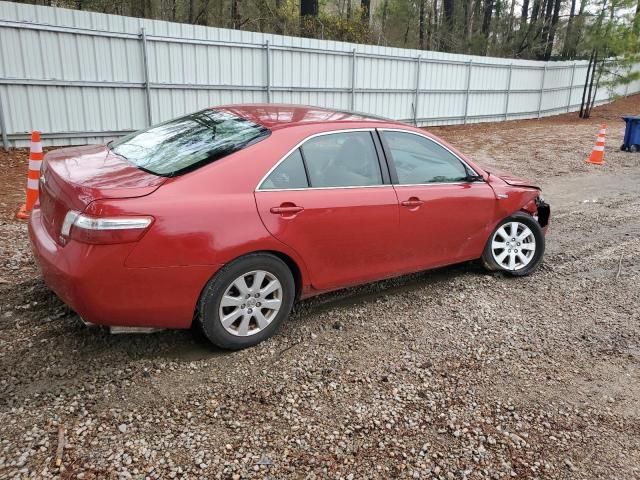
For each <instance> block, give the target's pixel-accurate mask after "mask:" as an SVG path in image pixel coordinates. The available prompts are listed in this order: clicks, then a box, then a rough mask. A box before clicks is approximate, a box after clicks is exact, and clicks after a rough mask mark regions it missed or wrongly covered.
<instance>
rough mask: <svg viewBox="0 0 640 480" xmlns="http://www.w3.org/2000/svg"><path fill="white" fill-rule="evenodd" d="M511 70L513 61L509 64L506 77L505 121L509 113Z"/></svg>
mask: <svg viewBox="0 0 640 480" xmlns="http://www.w3.org/2000/svg"><path fill="white" fill-rule="evenodd" d="M512 71H513V63H510V64H509V77H508V79H507V100H506V101H505V105H504V120H505V122H506V121H507V116H508V115H509V95H510V94H511V72H512Z"/></svg>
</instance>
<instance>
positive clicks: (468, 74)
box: [462, 60, 473, 123]
mask: <svg viewBox="0 0 640 480" xmlns="http://www.w3.org/2000/svg"><path fill="white" fill-rule="evenodd" d="M472 62H473V60H469V63H468V64H467V65H468V67H467V92H466V97H465V100H464V119H463V121H462V122H463V123H467V113H468V112H469V89H470V88H471V68H472V66H471V63H472Z"/></svg>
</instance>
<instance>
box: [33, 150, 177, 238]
mask: <svg viewBox="0 0 640 480" xmlns="http://www.w3.org/2000/svg"><path fill="white" fill-rule="evenodd" d="M40 179H41V181H40V208H41V211H42V218H43V221H44V223H45V227H46V228H47V230H48V231H49V234H50V235H51V236H52V238H54V239H56V241H57V240H58V237H59V234H60V228H61V226H62V222H63V221H64V217H65V215H66V214H67V212H68V211H69V210H78V211H80V212H81V211H83V210H84V209H85V208H86V206H87V205H89V204H90V203H91V202H93V201H95V200H101V199H109V198H132V197H141V196H145V195H149V194H150V193H152V192H154V191H155V190H156V189H157V188H158V187H160V185H162V184H163V183H164V182H165V181H166V180H167V178H165V177H160V176H157V175H153V174H151V173H148V172H145V171H143V170H141V169H139V168H137V167H135V166H134V165H132V164H131V163H129V162H128V161H127V160H125V159H124V158H122V157H120V156H118V155H116V154H114V153H112V152H111V151H110V150H109V148H108V147H106V146H104V145H88V146H83V147H73V148H64V149H59V150H54V151H51V152H49V153H48V154H47V155H46V157H45V161H44V162H43V167H42V172H41V176H40Z"/></svg>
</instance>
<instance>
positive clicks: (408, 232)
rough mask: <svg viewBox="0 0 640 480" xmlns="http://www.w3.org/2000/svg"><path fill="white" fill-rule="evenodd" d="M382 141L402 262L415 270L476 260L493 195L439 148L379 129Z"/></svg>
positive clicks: (424, 138)
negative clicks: (394, 198) (395, 203)
mask: <svg viewBox="0 0 640 480" xmlns="http://www.w3.org/2000/svg"><path fill="white" fill-rule="evenodd" d="M380 135H381V139H382V143H383V145H384V149H385V152H386V154H387V157H388V160H389V169H390V171H391V177H392V179H393V182H394V187H395V189H396V192H397V194H398V201H399V204H400V234H401V237H402V246H403V248H404V252H405V260H406V261H407V262H409V263H410V264H412V265H414V266H416V267H417V268H431V267H437V266H441V265H447V264H451V263H456V262H461V261H465V260H470V259H473V258H479V257H480V256H481V254H482V250H483V249H484V245H485V242H486V241H487V236H488V234H489V230H490V228H491V226H492V224H493V221H494V218H495V215H496V211H495V208H496V197H495V195H494V192H493V190H492V189H491V187H489V185H488V184H487V183H486V182H484V181H482V180H480V179H478V180H476V181H468V180H466V179H465V177H469V174H472V175H476V172H474V171H473V170H472V169H471V167H469V166H468V165H466V164H465V163H464V162H463V161H462V159H460V158H459V157H458V156H457V155H455V154H454V153H453V152H451V151H450V150H449V149H448V148H446V147H445V146H444V145H442V144H440V143H438V142H436V141H435V140H433V139H431V138H429V137H427V136H425V135H421V134H419V133H416V132H411V131H404V130H395V129H383V130H381V131H380Z"/></svg>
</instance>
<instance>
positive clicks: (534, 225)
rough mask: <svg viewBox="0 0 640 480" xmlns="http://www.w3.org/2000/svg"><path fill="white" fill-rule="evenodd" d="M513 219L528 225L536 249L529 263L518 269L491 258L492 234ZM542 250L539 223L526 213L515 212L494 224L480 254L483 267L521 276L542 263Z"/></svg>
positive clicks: (543, 242)
mask: <svg viewBox="0 0 640 480" xmlns="http://www.w3.org/2000/svg"><path fill="white" fill-rule="evenodd" d="M514 221H515V222H520V223H523V224H525V225H526V226H527V227H529V229H530V230H531V232H532V233H533V236H534V237H535V239H536V251H535V253H534V255H533V259H532V260H531V262H529V264H528V265H527V266H526V267H525V268H522V269H520V270H507V269H506V268H504V267H502V266H501V265H499V264H498V263H497V262H496V261H495V259H494V258H493V252H492V251H491V241H492V239H493V236H494V234H495V233H496V231H497V230H498V229H499V228H500V227H502V226H503V225H504V224H505V223H509V222H514ZM544 250H545V238H544V233H543V232H542V228H541V227H540V224H539V223H538V222H537V221H536V219H535V218H533V217H532V216H531V215H529V214H528V213H524V212H517V213H514V214H513V215H511V216H509V217H507V218H505V219H504V220H502V221H501V222H500V223H498V225H496V228H494V229H493V231H492V232H491V235H490V236H489V239H488V240H487V244H486V245H485V247H484V252H483V254H482V263H483V265H484V266H485V268H487V270H490V271H499V272H504V273H508V274H509V275H513V276H516V277H523V276H525V275H529V274H530V273H532V272H533V271H535V270H536V269H537V268H538V267H539V266H540V263H542V258H543V256H544Z"/></svg>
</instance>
